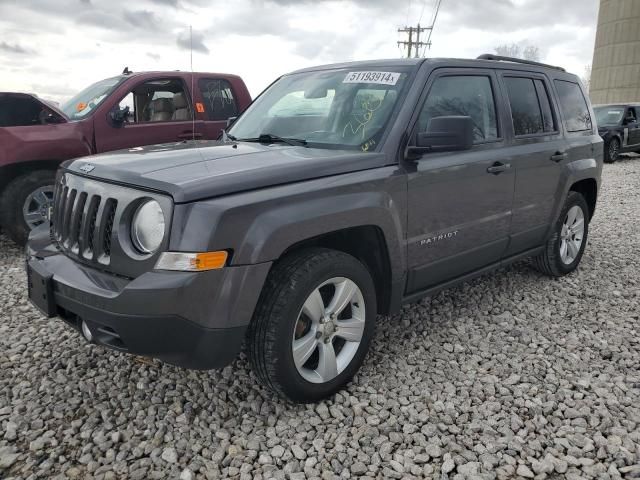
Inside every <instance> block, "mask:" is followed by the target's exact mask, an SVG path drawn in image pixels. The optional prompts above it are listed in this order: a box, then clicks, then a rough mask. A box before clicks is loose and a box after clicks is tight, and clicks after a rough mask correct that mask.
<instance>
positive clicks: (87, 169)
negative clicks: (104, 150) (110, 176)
mask: <svg viewBox="0 0 640 480" xmlns="http://www.w3.org/2000/svg"><path fill="white" fill-rule="evenodd" d="M94 168H96V166H95V165H91V164H90V163H85V164H84V165H82V166H81V167H80V171H81V172H84V173H90V172H92V171H93V169H94Z"/></svg>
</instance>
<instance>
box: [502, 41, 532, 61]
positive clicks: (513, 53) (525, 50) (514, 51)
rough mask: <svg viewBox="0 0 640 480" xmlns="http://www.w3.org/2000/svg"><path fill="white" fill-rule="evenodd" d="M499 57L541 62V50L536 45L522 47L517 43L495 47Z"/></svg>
mask: <svg viewBox="0 0 640 480" xmlns="http://www.w3.org/2000/svg"><path fill="white" fill-rule="evenodd" d="M495 51H496V53H497V54H498V55H501V56H503V57H512V58H522V59H524V60H532V61H534V62H539V61H540V48H538V47H537V46H535V45H522V44H517V43H512V44H510V45H509V44H507V43H505V44H504V45H498V46H497V47H495Z"/></svg>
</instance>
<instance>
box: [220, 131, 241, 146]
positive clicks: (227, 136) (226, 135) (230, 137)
mask: <svg viewBox="0 0 640 480" xmlns="http://www.w3.org/2000/svg"><path fill="white" fill-rule="evenodd" d="M229 140H231V141H232V142H235V141H237V140H238V139H237V138H236V137H234V136H233V135H231V134H229V133H227V131H226V130H222V141H223V142H225V143H226V142H228V141H229Z"/></svg>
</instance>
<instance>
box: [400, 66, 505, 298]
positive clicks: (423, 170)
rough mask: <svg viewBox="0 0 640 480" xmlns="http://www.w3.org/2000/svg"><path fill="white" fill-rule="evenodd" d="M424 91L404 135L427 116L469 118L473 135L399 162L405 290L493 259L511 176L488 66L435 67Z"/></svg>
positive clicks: (501, 246)
mask: <svg viewBox="0 0 640 480" xmlns="http://www.w3.org/2000/svg"><path fill="white" fill-rule="evenodd" d="M426 92H428V93H426V98H425V99H424V100H422V101H421V107H420V113H419V118H418V121H417V125H416V126H415V128H414V130H413V131H412V138H414V139H415V134H416V133H417V132H418V131H425V130H426V128H427V126H428V124H429V121H430V119H431V118H434V117H440V116H449V115H463V116H470V117H471V118H472V120H473V122H474V127H475V128H474V133H475V142H474V146H473V148H472V149H471V150H468V151H463V152H448V153H427V154H424V155H423V156H422V157H421V158H420V159H418V160H416V161H415V162H413V165H412V164H409V165H408V167H407V169H408V189H409V191H408V208H409V212H408V259H409V278H408V285H407V293H408V294H411V293H413V292H417V291H420V290H425V289H427V288H429V287H432V286H435V285H437V284H440V283H443V282H446V281H448V280H453V279H455V278H457V277H460V276H463V275H464V274H466V273H469V272H472V271H475V270H478V269H480V268H482V267H484V266H487V265H490V264H493V263H496V262H498V261H500V259H501V258H502V256H503V254H504V252H505V250H506V247H507V243H508V237H509V225H510V222H511V205H512V201H513V188H514V179H515V175H514V171H513V168H511V159H510V158H509V157H508V156H507V155H505V153H504V152H505V149H504V148H503V147H504V146H505V138H504V133H503V128H502V120H501V118H500V113H499V107H498V105H499V104H500V103H499V99H500V93H499V86H498V84H497V78H496V76H495V74H494V73H493V72H492V71H490V70H482V69H446V70H445V69H443V70H437V71H436V73H434V74H432V75H431V77H430V79H429V81H428V85H427V89H426Z"/></svg>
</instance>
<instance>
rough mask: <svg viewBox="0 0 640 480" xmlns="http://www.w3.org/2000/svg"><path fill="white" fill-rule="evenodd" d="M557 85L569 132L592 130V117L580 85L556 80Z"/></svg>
mask: <svg viewBox="0 0 640 480" xmlns="http://www.w3.org/2000/svg"><path fill="white" fill-rule="evenodd" d="M555 84H556V90H557V91H558V97H559V99H560V108H562V113H563V114H564V120H565V122H566V126H567V130H568V131H569V132H583V131H586V130H591V129H592V126H591V115H590V114H589V107H588V106H587V101H586V100H585V99H584V95H583V94H582V90H581V89H580V85H578V84H577V83H573V82H567V81H565V80H555Z"/></svg>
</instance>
